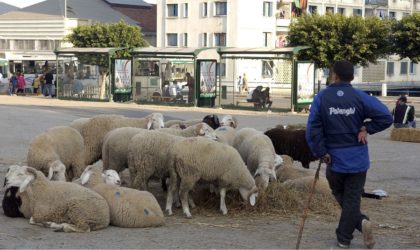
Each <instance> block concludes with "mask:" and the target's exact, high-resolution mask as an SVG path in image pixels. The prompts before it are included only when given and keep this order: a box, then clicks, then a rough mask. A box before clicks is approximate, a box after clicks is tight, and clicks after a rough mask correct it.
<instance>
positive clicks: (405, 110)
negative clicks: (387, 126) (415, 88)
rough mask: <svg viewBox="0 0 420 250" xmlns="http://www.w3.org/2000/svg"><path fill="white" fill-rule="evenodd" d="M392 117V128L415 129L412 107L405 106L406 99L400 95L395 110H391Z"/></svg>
mask: <svg viewBox="0 0 420 250" xmlns="http://www.w3.org/2000/svg"><path fill="white" fill-rule="evenodd" d="M392 117H393V118H394V128H415V127H416V119H415V110H414V107H413V106H410V105H407V97H406V96H405V95H401V96H400V97H399V98H398V100H397V103H396V104H395V108H394V109H393V110H392Z"/></svg>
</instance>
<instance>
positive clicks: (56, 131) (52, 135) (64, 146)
mask: <svg viewBox="0 0 420 250" xmlns="http://www.w3.org/2000/svg"><path fill="white" fill-rule="evenodd" d="M56 160H58V161H60V162H61V163H62V164H63V165H64V166H65V167H66V175H67V178H68V180H72V179H74V178H77V177H80V175H81V174H82V172H83V170H84V168H85V164H84V145H83V138H82V136H81V135H80V133H79V132H78V131H77V130H76V129H74V128H71V127H67V126H58V127H53V128H50V129H48V130H46V131H45V132H43V133H41V134H39V135H37V136H36V137H35V138H33V139H32V141H31V143H30V145H29V150H28V155H27V164H28V166H30V167H33V168H35V169H38V170H41V171H42V172H43V173H44V174H45V175H48V173H49V168H50V167H52V166H53V165H54V164H59V163H58V162H55V161H56ZM54 162H55V163H54ZM53 163H54V164H53ZM51 164H53V165H51Z"/></svg>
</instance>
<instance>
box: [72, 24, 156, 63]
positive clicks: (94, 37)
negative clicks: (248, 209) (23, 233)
mask: <svg viewBox="0 0 420 250" xmlns="http://www.w3.org/2000/svg"><path fill="white" fill-rule="evenodd" d="M66 41H68V42H71V43H72V44H73V45H74V47H80V48H109V47H116V48H126V49H125V50H121V51H118V52H117V53H116V54H115V56H114V57H119V58H121V57H129V56H130V53H129V49H130V48H136V47H145V46H148V43H147V42H146V41H145V40H144V39H143V34H142V33H141V31H140V27H138V26H135V25H128V24H127V23H125V22H124V21H119V22H118V23H106V24H101V23H96V24H94V25H83V26H78V27H76V28H74V29H73V32H72V33H71V34H70V35H68V36H67V37H66ZM89 58H90V59H89ZM80 59H81V58H79V60H80ZM82 60H84V63H89V61H92V62H95V64H99V65H102V66H107V65H108V60H107V58H106V56H93V55H89V56H86V57H85V58H82Z"/></svg>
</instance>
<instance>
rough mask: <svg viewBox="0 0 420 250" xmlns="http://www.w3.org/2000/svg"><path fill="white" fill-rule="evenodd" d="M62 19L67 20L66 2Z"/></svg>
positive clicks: (65, 2) (65, 1) (65, 0)
mask: <svg viewBox="0 0 420 250" xmlns="http://www.w3.org/2000/svg"><path fill="white" fill-rule="evenodd" d="M64 19H67V0H64Z"/></svg>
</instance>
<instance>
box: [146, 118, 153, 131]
mask: <svg viewBox="0 0 420 250" xmlns="http://www.w3.org/2000/svg"><path fill="white" fill-rule="evenodd" d="M152 124H153V119H152V118H151V117H148V118H147V130H150V128H151V127H152Z"/></svg>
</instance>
